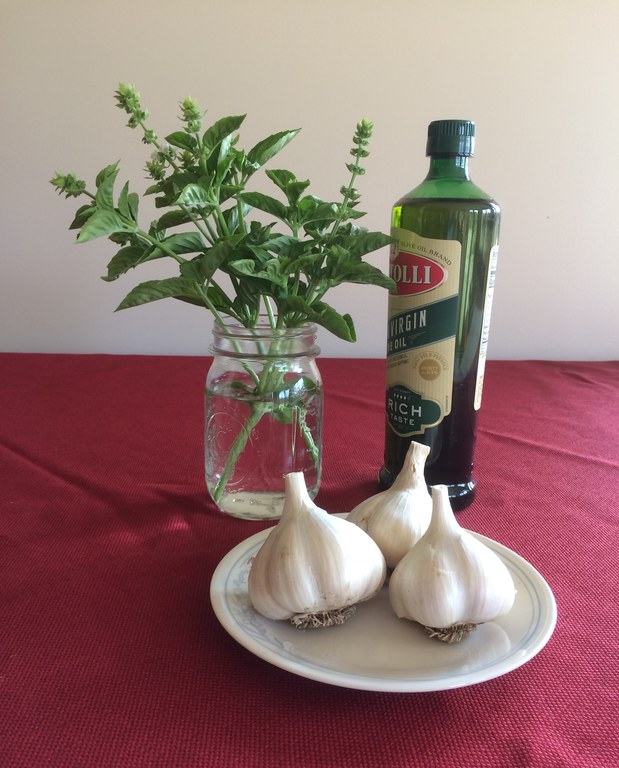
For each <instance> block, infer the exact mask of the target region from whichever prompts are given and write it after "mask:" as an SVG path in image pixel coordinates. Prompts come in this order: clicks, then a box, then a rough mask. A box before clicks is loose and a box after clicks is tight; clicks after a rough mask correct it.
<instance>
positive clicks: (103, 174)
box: [95, 162, 118, 210]
mask: <svg viewBox="0 0 619 768" xmlns="http://www.w3.org/2000/svg"><path fill="white" fill-rule="evenodd" d="M117 176H118V162H116V163H113V164H112V165H108V166H106V167H105V168H104V169H103V170H102V171H99V173H98V175H97V181H96V184H97V194H96V196H95V202H96V204H97V206H98V207H99V208H106V209H110V210H113V209H114V182H115V181H116V177H117Z"/></svg>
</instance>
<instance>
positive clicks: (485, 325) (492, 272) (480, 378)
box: [474, 245, 499, 411]
mask: <svg viewBox="0 0 619 768" xmlns="http://www.w3.org/2000/svg"><path fill="white" fill-rule="evenodd" d="M498 256H499V246H498V245H495V246H494V248H492V250H491V251H490V263H489V267H488V283H487V285H486V300H485V302H484V316H483V319H482V324H481V342H480V345H479V362H478V363H477V382H476V384H475V402H474V406H475V410H476V411H478V410H479V409H480V408H481V392H482V389H483V386H484V371H485V370H486V354H487V351H488V336H489V334H490V313H491V312H492V299H493V297H494V280H495V276H496V263H497V259H498Z"/></svg>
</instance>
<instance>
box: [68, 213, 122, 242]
mask: <svg viewBox="0 0 619 768" xmlns="http://www.w3.org/2000/svg"><path fill="white" fill-rule="evenodd" d="M135 230H136V226H135V224H132V223H131V222H129V221H126V219H123V217H122V216H121V215H120V214H119V213H117V212H116V211H113V210H112V211H108V210H103V211H101V210H99V209H97V211H95V213H93V214H92V216H90V217H89V218H88V221H87V222H86V223H85V224H84V226H83V227H82V228H81V230H80V233H79V235H78V236H77V242H78V243H85V242H87V241H88V240H94V239H95V238H97V237H103V236H105V235H111V234H113V233H115V232H135Z"/></svg>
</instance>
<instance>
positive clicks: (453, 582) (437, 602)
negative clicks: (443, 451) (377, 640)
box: [389, 485, 516, 642]
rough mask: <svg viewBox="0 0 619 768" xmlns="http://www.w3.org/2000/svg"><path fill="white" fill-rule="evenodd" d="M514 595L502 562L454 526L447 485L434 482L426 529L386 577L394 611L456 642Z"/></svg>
mask: <svg viewBox="0 0 619 768" xmlns="http://www.w3.org/2000/svg"><path fill="white" fill-rule="evenodd" d="M515 596H516V590H515V587H514V582H513V580H512V577H511V575H510V573H509V571H508V569H507V567H506V566H505V564H504V563H503V561H502V560H501V559H500V558H499V556H498V555H497V554H495V553H494V552H493V551H492V550H491V549H489V548H488V547H487V546H486V545H485V544H483V543H482V542H481V541H479V539H476V538H475V537H474V536H473V535H472V534H470V533H469V532H468V531H465V530H464V529H463V528H461V527H460V525H459V524H458V523H457V521H456V518H455V517H454V514H453V511H452V509H451V505H450V503H449V496H448V492H447V487H446V486H444V485H437V486H434V487H433V488H432V519H431V521H430V525H429V527H428V530H427V531H426V532H425V534H424V535H423V536H422V538H421V539H420V540H419V541H418V542H417V544H415V546H414V547H413V548H412V549H411V550H410V551H409V552H408V553H407V554H406V555H405V556H404V557H403V558H402V560H401V561H400V562H399V563H398V565H397V566H396V568H395V570H394V571H393V574H392V575H391V579H390V581H389V599H390V601H391V605H392V607H393V610H394V611H395V613H396V614H397V616H399V617H400V618H406V619H412V620H413V621H416V622H418V623H419V624H421V625H422V626H424V627H425V629H426V631H427V632H428V634H429V635H430V636H431V637H437V638H438V639H439V640H443V641H444V642H457V641H459V640H461V639H462V637H464V636H465V635H466V634H468V633H469V632H470V631H471V630H473V629H474V628H475V627H476V626H477V625H478V624H481V623H483V622H486V621H492V620H493V619H496V618H498V617H499V616H503V615H504V614H506V613H508V612H509V611H510V610H511V608H512V606H513V604H514V599H515Z"/></svg>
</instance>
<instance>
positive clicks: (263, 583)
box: [248, 472, 387, 628]
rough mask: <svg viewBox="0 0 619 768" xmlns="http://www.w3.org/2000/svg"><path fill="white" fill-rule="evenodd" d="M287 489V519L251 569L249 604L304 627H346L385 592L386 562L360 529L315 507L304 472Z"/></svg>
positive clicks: (284, 513) (284, 512)
mask: <svg viewBox="0 0 619 768" xmlns="http://www.w3.org/2000/svg"><path fill="white" fill-rule="evenodd" d="M285 487H286V496H285V500H284V508H283V510H282V515H281V518H280V520H279V522H278V523H277V525H276V526H275V527H274V528H273V529H272V530H271V532H270V533H269V535H268V536H267V538H266V539H265V541H264V543H263V545H262V546H261V547H260V549H259V550H258V552H257V554H256V556H255V557H254V559H253V561H252V564H251V569H250V572H249V583H248V588H249V599H250V600H251V603H252V605H253V606H254V608H255V609H256V611H258V613H261V614H262V615H263V616H266V617H267V618H269V619H289V620H290V621H291V623H292V624H293V625H295V626H297V627H300V628H305V627H323V626H330V625H332V624H342V623H343V622H344V621H345V620H346V619H347V618H348V617H349V616H350V615H351V614H352V613H353V612H354V610H355V609H354V605H355V604H356V603H359V602H361V601H362V600H368V599H369V598H370V597H373V596H374V595H375V594H376V593H377V592H378V591H379V590H380V589H381V587H382V585H383V582H384V580H385V575H386V570H387V568H386V565H385V559H384V558H383V556H382V554H381V551H380V549H379V548H378V547H377V545H376V544H375V543H374V542H373V541H372V539H371V538H370V537H369V536H368V535H367V534H366V533H364V532H363V531H362V530H361V529H360V528H358V527H357V526H356V525H353V524H352V523H349V522H347V521H346V520H344V519H343V518H340V517H335V516H333V515H329V514H327V512H325V511H324V510H323V509H320V508H319V507H317V506H316V505H315V504H314V503H313V501H312V500H311V499H310V497H309V495H308V493H307V488H306V486H305V479H304V477H303V473H302V472H292V473H290V474H288V475H286V477H285Z"/></svg>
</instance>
